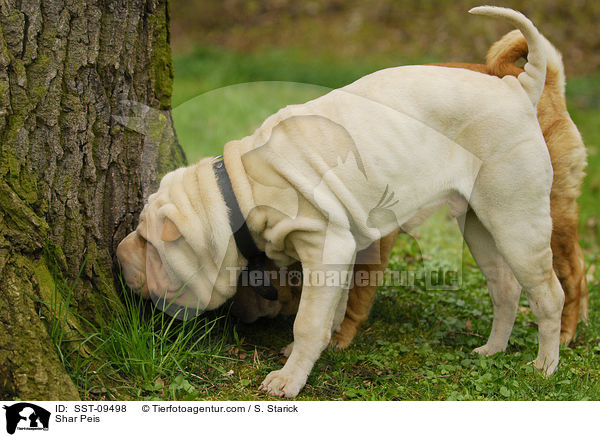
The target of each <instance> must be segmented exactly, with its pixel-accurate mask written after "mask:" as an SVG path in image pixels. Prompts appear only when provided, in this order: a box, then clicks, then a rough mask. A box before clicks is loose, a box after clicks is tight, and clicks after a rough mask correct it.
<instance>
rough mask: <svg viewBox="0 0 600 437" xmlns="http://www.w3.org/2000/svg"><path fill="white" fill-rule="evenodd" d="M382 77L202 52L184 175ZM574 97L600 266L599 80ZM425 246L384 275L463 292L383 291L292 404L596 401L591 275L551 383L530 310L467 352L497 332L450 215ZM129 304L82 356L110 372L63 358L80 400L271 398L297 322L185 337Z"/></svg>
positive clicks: (186, 125) (589, 235)
mask: <svg viewBox="0 0 600 437" xmlns="http://www.w3.org/2000/svg"><path fill="white" fill-rule="evenodd" d="M427 61H432V60H427ZM389 65H391V64H386V63H385V62H384V61H381V60H378V59H375V58H373V59H371V60H369V59H360V60H359V61H358V60H345V61H341V60H338V61H336V60H330V59H323V60H320V59H304V58H302V57H300V56H299V55H296V54H293V53H292V54H286V53H285V52H282V51H273V52H266V53H262V54H261V53H258V54H253V55H240V54H236V53H233V52H227V51H221V52H217V51H213V50H209V49H198V50H196V51H195V52H192V53H191V54H188V55H185V56H176V57H175V76H176V81H175V90H174V92H175V94H174V96H173V103H174V108H175V109H174V111H173V115H174V120H175V125H176V129H177V133H178V138H179V140H180V142H181V144H182V146H183V147H184V149H185V150H186V153H187V156H188V159H189V161H190V162H194V161H196V160H197V159H198V158H200V157H202V156H207V155H217V154H220V153H221V151H222V147H223V144H224V143H225V142H226V141H228V140H231V139H238V138H241V137H243V136H245V135H248V134H249V133H251V132H252V131H253V130H254V129H255V128H256V127H258V125H259V124H260V123H261V122H262V120H264V118H265V117H267V116H268V115H269V114H271V113H272V112H274V111H275V110H276V109H278V108H280V107H282V106H285V105H286V104H290V103H300V102H304V101H306V100H309V99H312V98H314V97H316V96H318V95H321V94H323V93H325V92H327V91H328V89H330V88H333V87H338V86H342V85H344V84H346V83H348V82H351V81H352V80H354V79H356V78H358V77H360V76H362V75H363V74H366V73H368V72H371V71H374V70H375V69H378V68H381V67H384V66H389ZM272 81H279V82H272ZM248 82H250V83H248ZM568 97H569V106H570V109H571V113H572V116H573V118H574V120H575V122H576V123H577V124H578V126H579V128H580V130H581V132H582V134H583V136H584V140H585V142H586V145H587V146H588V150H589V167H588V177H587V179H586V183H585V187H584V193H583V195H582V198H581V241H582V245H583V246H584V248H585V251H586V258H587V263H588V266H593V265H595V264H596V263H597V261H598V259H599V258H600V248H599V247H600V245H599V241H600V233H599V226H600V225H599V224H598V219H599V218H600V202H598V199H599V189H600V153H599V152H600V131H599V130H598V120H599V117H600V103H599V102H600V76H595V77H587V78H577V79H573V80H570V81H569V84H568ZM419 234H420V236H419V237H418V239H417V240H415V239H413V238H411V237H409V236H407V235H404V236H401V237H400V238H399V240H398V244H397V245H396V248H395V250H394V253H393V255H392V259H391V263H390V267H391V268H392V269H395V270H406V269H408V270H414V269H417V268H419V266H422V264H421V263H426V265H427V267H428V268H434V269H435V268H444V269H448V268H450V269H454V268H456V269H462V286H461V289H460V290H454V291H440V290H427V289H426V287H425V286H424V284H423V283H421V282H419V281H417V282H416V283H415V284H414V286H410V287H404V288H398V287H386V288H382V289H381V290H380V292H379V294H378V297H377V299H376V302H375V305H374V308H373V311H372V313H371V316H370V318H369V320H368V322H367V323H366V324H365V326H364V327H363V329H362V330H361V331H360V333H359V335H358V336H357V337H356V340H355V342H354V343H353V345H351V347H350V348H349V349H348V350H346V351H344V352H339V351H334V350H328V351H326V352H324V353H323V355H322V357H321V359H320V360H319V361H318V362H317V363H316V365H315V368H314V369H313V371H312V373H311V375H310V377H309V378H308V383H307V385H306V387H305V388H304V390H303V391H302V392H301V393H300V396H299V398H298V399H301V400H310V399H312V400H315V399H322V400H332V399H343V400H450V399H471V400H477V399H490V400H494V399H498V400H509V399H510V400H542V399H545V400H575V399H595V400H599V399H600V302H599V301H598V299H597V294H598V288H599V279H600V271H593V269H592V270H590V273H589V287H590V314H591V318H590V322H589V324H588V325H587V326H584V325H581V324H580V326H579V330H578V337H577V340H576V341H575V342H574V344H573V345H572V346H571V347H569V348H563V349H562V351H561V364H560V366H559V369H558V371H557V373H556V374H555V375H554V376H552V377H551V378H549V379H546V378H544V377H543V376H541V375H540V374H539V373H537V372H534V371H533V369H532V367H531V366H529V365H527V364H526V363H527V362H529V361H531V360H533V359H534V357H535V353H536V351H537V329H536V325H535V319H534V317H533V316H532V314H531V312H530V311H529V308H528V306H527V302H526V299H525V298H523V299H522V302H521V310H520V311H519V314H518V317H517V321H516V323H515V327H514V330H513V335H512V337H511V342H510V345H509V348H508V350H507V351H506V353H504V354H499V355H496V356H493V357H489V358H485V357H480V356H478V355H474V354H472V353H471V350H472V349H473V348H475V347H477V346H480V345H482V344H483V343H484V342H485V338H486V337H487V334H488V333H489V330H490V327H491V322H492V305H491V302H490V299H489V297H488V295H487V291H486V285H485V282H484V279H483V276H482V275H481V273H480V272H479V270H478V269H477V267H476V266H475V264H474V262H473V260H472V258H471V257H470V255H469V254H468V252H467V251H466V250H465V248H464V247H463V244H462V241H461V239H460V235H459V233H458V231H457V229H456V226H455V224H454V223H453V222H452V220H450V218H449V216H448V215H447V214H446V213H445V212H443V211H442V212H440V213H438V214H437V215H436V216H435V217H434V218H433V220H431V221H429V222H428V223H427V224H425V225H424V226H423V227H421V228H419ZM417 242H418V244H417ZM128 302H129V304H128V306H127V307H126V310H125V312H124V313H123V314H122V315H120V317H118V318H117V319H116V321H115V322H114V323H113V325H110V326H107V327H104V328H102V330H101V331H97V332H94V333H92V334H90V338H89V341H88V343H89V349H90V350H91V352H90V354H91V356H93V357H102V359H103V360H104V362H105V363H106V364H105V365H103V366H102V367H101V368H100V369H98V368H95V367H93V366H92V365H91V364H89V363H90V361H89V360H86V359H84V358H77V359H73V360H71V361H69V357H67V358H66V360H67V361H68V362H69V366H70V368H71V371H72V373H73V375H74V378H75V379H76V381H77V383H78V384H79V386H80V388H81V391H82V396H84V397H85V398H87V399H114V398H119V399H126V398H133V399H177V400H181V399H186V400H192V399H212V400H239V399H271V398H270V397H269V396H267V395H265V394H264V393H262V392H260V391H258V386H259V385H260V383H261V381H262V380H263V378H264V377H265V376H266V375H267V374H268V373H269V372H270V371H272V370H276V369H278V368H280V367H281V366H282V364H283V359H282V357H281V356H280V355H279V354H278V351H279V350H280V349H281V347H283V346H285V345H286V344H287V343H289V342H290V341H291V340H292V323H293V319H292V318H284V317H279V318H276V319H274V320H261V321H259V322H257V323H255V324H252V325H241V324H237V325H236V324H235V322H234V321H233V320H231V319H230V318H228V316H227V308H223V309H221V310H220V311H219V312H217V313H214V314H207V315H206V316H205V317H203V318H200V319H199V320H197V321H195V322H188V323H187V324H182V323H181V322H173V321H170V320H167V319H166V318H165V317H164V316H162V315H161V314H159V313H156V312H153V311H152V310H151V309H149V308H148V307H147V306H144V305H140V303H139V301H137V300H135V299H133V300H128ZM71 356H72V355H71ZM93 372H97V373H93ZM97 374H100V375H104V378H99V377H97Z"/></svg>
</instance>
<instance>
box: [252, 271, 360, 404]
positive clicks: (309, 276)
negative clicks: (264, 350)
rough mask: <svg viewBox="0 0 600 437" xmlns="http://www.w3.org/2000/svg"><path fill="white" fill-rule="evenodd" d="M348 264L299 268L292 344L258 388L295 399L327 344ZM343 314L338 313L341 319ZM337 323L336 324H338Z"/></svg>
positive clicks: (342, 297) (342, 291)
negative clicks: (300, 280)
mask: <svg viewBox="0 0 600 437" xmlns="http://www.w3.org/2000/svg"><path fill="white" fill-rule="evenodd" d="M351 269H352V263H348V264H346V265H343V266H333V265H327V266H322V265H321V266H318V267H315V266H313V267H311V266H308V265H304V266H303V282H304V285H303V287H302V297H301V298H300V306H299V308H298V315H297V316H296V320H295V322H294V343H293V348H292V350H291V354H290V356H289V358H288V360H287V362H286V363H285V366H284V367H283V368H282V369H281V370H276V371H274V372H271V373H269V375H267V377H266V378H265V380H264V381H263V383H262V385H261V389H262V390H264V391H267V392H268V393H270V394H273V395H276V396H282V397H283V396H285V397H287V398H291V397H294V396H296V395H297V394H298V393H299V392H300V390H301V389H302V387H304V384H306V379H307V378H308V375H309V373H310V371H311V370H312V368H313V366H314V364H315V362H316V361H317V359H318V358H319V356H320V355H321V352H323V350H324V349H325V348H326V347H327V345H328V344H329V340H330V339H331V331H332V327H333V324H334V320H335V319H336V316H337V317H338V318H339V319H340V320H341V318H342V317H340V304H341V303H342V302H341V301H342V300H345V298H346V296H347V294H346V293H347V291H346V290H347V285H348V284H347V283H346V281H347V280H349V278H350V274H351ZM343 314H344V312H343V310H342V311H341V316H343ZM338 323H339V321H338Z"/></svg>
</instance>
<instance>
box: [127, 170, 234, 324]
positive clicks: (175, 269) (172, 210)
mask: <svg viewBox="0 0 600 437" xmlns="http://www.w3.org/2000/svg"><path fill="white" fill-rule="evenodd" d="M215 190H216V191H215ZM224 225H225V226H224ZM228 226H229V222H228V219H227V210H226V207H225V204H224V202H223V200H222V197H221V196H220V192H219V189H218V187H217V185H216V181H215V177H214V173H213V172H212V167H211V165H210V161H209V160H203V161H201V162H200V163H198V164H197V165H195V166H192V167H186V168H180V169H178V170H175V171H173V172H171V173H168V174H167V175H165V177H164V178H163V179H162V181H161V184H160V188H159V189H158V191H157V192H156V193H154V194H152V195H151V196H150V197H149V198H148V203H147V204H146V205H145V207H144V209H143V211H142V213H141V214H140V221H139V224H138V226H137V228H136V230H135V231H133V232H132V233H130V234H129V235H128V236H127V237H125V238H124V239H123V241H121V243H120V244H119V247H118V248H117V257H118V258H119V262H120V263H121V267H122V271H123V277H124V279H125V281H126V283H127V285H128V286H129V287H130V288H131V289H133V290H134V291H136V292H138V293H140V294H141V295H142V296H143V297H146V298H147V297H150V298H152V299H153V300H154V301H155V302H156V301H157V300H159V299H160V300H162V302H163V304H162V305H164V304H165V303H166V305H169V304H174V308H173V310H174V309H176V308H178V307H182V306H183V307H186V308H191V309H194V310H196V311H199V312H201V311H204V310H210V309H214V308H216V307H218V306H219V305H222V304H223V303H224V302H225V301H226V300H227V299H228V298H230V297H231V296H232V295H233V294H234V293H235V281H232V280H231V278H230V276H231V275H230V272H229V271H228V270H227V268H226V267H229V266H232V267H240V265H239V264H240V259H239V258H240V257H239V256H238V253H237V250H236V249H235V243H233V244H231V243H232V238H231V231H230V230H229V229H228ZM219 236H220V237H219ZM232 283H233V284H232ZM161 309H164V307H163V308H161ZM173 310H171V311H167V312H169V313H171V314H172V313H173Z"/></svg>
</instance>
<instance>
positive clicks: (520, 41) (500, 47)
mask: <svg viewBox="0 0 600 437" xmlns="http://www.w3.org/2000/svg"><path fill="white" fill-rule="evenodd" d="M542 39H543V40H544V50H545V51H546V58H547V60H546V87H552V88H553V89H554V90H555V92H556V93H557V94H558V95H560V96H563V97H564V95H565V67H564V65H563V62H562V56H561V54H560V52H559V51H558V50H557V49H556V47H554V46H553V45H552V44H551V43H550V41H548V40H547V39H546V38H544V36H543V35H542ZM528 52H529V50H528V47H527V41H526V40H525V37H524V36H523V34H522V33H521V31H520V30H513V31H511V32H509V33H507V34H506V35H504V36H503V37H502V38H500V40H498V41H496V42H495V43H494V44H493V45H492V47H491V48H490V50H489V51H488V53H487V56H486V64H487V67H488V70H489V73H490V74H493V75H495V76H498V77H504V76H506V75H508V74H511V75H515V76H516V74H515V73H514V71H515V70H517V71H520V69H518V68H517V67H516V66H515V65H514V64H515V62H516V61H517V60H519V59H521V58H525V59H526V58H527V54H528Z"/></svg>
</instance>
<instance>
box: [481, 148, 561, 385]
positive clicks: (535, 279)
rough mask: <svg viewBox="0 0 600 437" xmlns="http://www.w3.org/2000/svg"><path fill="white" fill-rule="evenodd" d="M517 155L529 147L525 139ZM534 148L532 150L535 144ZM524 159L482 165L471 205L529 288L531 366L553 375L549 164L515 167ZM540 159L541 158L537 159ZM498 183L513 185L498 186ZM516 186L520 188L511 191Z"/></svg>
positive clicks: (557, 292)
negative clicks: (533, 333) (535, 342)
mask: <svg viewBox="0 0 600 437" xmlns="http://www.w3.org/2000/svg"><path fill="white" fill-rule="evenodd" d="M513 151H514V153H515V154H517V155H520V153H521V152H524V153H527V152H531V151H532V149H531V148H530V147H528V145H526V144H524V145H523V146H522V148H521V149H520V150H517V149H514V150H513ZM533 151H535V149H533ZM527 161H528V160H526V159H523V157H522V156H513V157H509V156H507V159H506V160H505V161H504V163H497V164H495V168H494V169H493V171H486V170H484V169H482V171H480V173H479V175H478V187H477V189H476V190H474V192H473V195H472V196H471V199H470V203H471V206H472V208H473V210H474V212H475V214H476V215H477V217H478V218H479V220H480V221H481V223H482V224H483V225H484V226H485V227H486V228H487V230H488V231H489V232H490V234H491V235H492V237H493V239H494V241H495V243H496V247H497V248H498V251H499V252H500V253H501V254H502V256H503V257H504V259H505V261H506V263H507V264H508V265H509V266H510V268H511V270H512V272H513V274H514V275H515V277H516V278H517V280H518V281H519V283H520V284H521V286H522V287H523V289H525V290H526V292H527V298H528V301H529V305H530V307H531V309H532V311H533V314H534V315H535V317H536V318H537V321H538V335H539V350H538V356H537V358H536V359H535V361H534V362H533V364H534V365H535V367H536V368H537V369H539V370H543V371H544V372H545V373H546V375H551V374H552V373H553V372H554V370H555V369H556V367H557V365H558V356H559V344H560V317H561V312H562V308H563V304H564V299H565V298H564V293H563V290H562V287H561V285H560V282H559V281H558V278H557V277H556V274H555V273H554V270H553V266H552V250H551V248H550V238H551V233H552V221H551V218H550V199H549V196H548V192H549V185H550V184H551V178H550V177H548V176H550V175H551V173H550V172H549V171H548V169H547V168H543V167H538V169H537V171H536V168H534V167H529V168H528V169H518V168H515V167H518V166H519V165H520V164H521V163H525V162H527ZM540 162H541V161H540ZM498 187H510V188H511V189H504V190H499V189H498ZM515 190H518V192H517V193H515Z"/></svg>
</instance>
